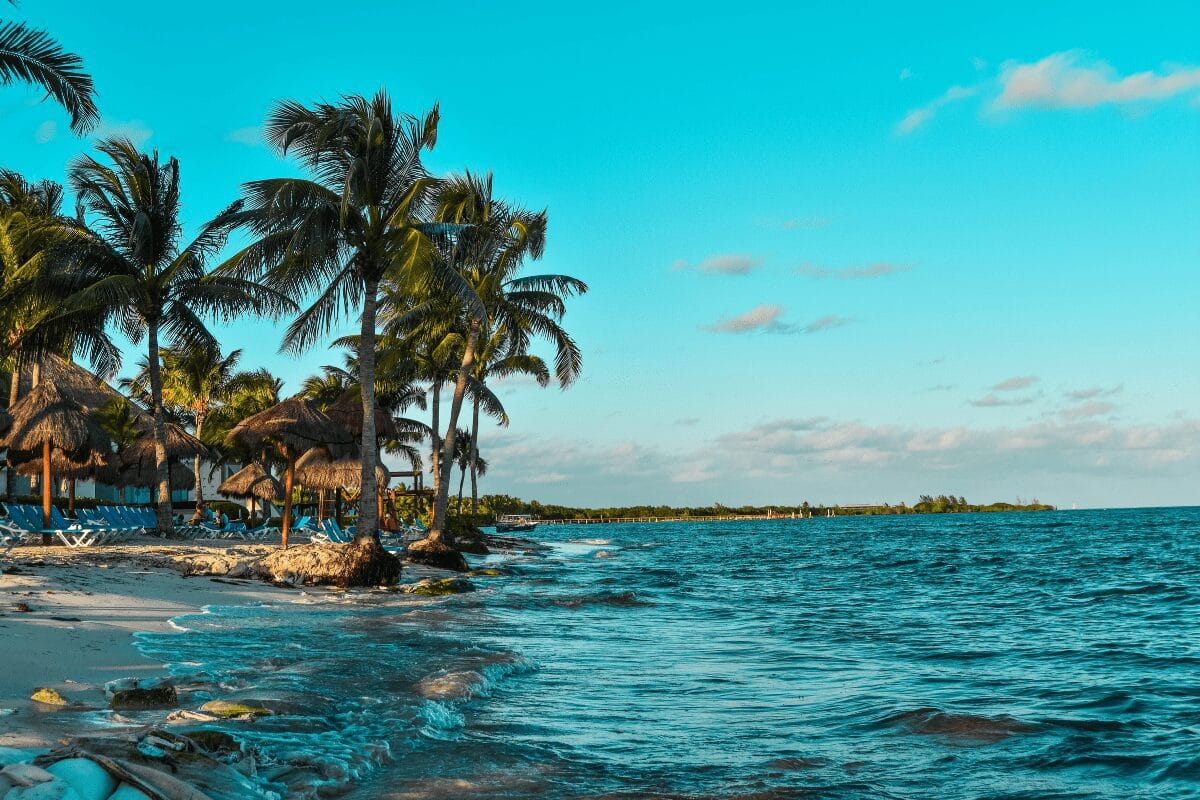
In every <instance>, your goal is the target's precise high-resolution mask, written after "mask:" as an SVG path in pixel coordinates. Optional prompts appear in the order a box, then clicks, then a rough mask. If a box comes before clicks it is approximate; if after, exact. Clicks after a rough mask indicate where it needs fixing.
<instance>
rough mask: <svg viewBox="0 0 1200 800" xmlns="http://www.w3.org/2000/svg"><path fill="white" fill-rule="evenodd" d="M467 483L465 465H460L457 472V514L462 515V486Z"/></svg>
mask: <svg viewBox="0 0 1200 800" xmlns="http://www.w3.org/2000/svg"><path fill="white" fill-rule="evenodd" d="M466 482H467V468H466V465H460V466H459V470H458V513H459V514H461V513H462V496H463V484H464V483H466Z"/></svg>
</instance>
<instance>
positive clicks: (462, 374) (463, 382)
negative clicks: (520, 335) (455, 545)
mask: <svg viewBox="0 0 1200 800" xmlns="http://www.w3.org/2000/svg"><path fill="white" fill-rule="evenodd" d="M478 344H479V323H478V322H472V323H471V333H470V335H469V336H467V347H466V349H465V350H464V351H463V360H462V365H461V366H460V367H459V368H458V380H457V381H456V382H455V383H454V399H453V400H452V401H451V403H450V419H449V421H448V422H447V423H446V438H445V440H444V444H443V453H453V452H454V439H455V436H456V435H457V433H458V427H457V426H458V415H459V414H460V413H461V412H462V404H463V397H464V396H465V395H466V393H467V375H469V374H470V372H471V367H473V366H475V347H476V346H477V345H478ZM452 463H453V460H452V459H449V458H445V459H442V463H441V464H440V465H439V466H440V467H441V470H440V475H441V480H440V481H439V483H438V489H437V495H436V498H435V500H434V502H433V520H432V521H431V522H430V525H429V536H428V537H427V538H428V539H429V540H430V541H434V542H438V543H441V544H445V543H446V541H445V540H446V533H445V527H446V506H447V505H448V504H449V502H450V465H451V464H452Z"/></svg>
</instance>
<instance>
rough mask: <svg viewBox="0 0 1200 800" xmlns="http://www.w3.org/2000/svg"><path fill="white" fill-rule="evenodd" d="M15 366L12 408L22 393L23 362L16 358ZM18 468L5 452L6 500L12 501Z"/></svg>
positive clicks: (11, 384)
mask: <svg viewBox="0 0 1200 800" xmlns="http://www.w3.org/2000/svg"><path fill="white" fill-rule="evenodd" d="M14 361H15V362H16V363H15V366H14V367H13V373H12V377H11V378H10V379H9V384H8V407H9V408H12V405H13V403H15V402H17V400H19V399H20V395H21V362H20V361H19V360H17V359H15V358H14ZM16 476H17V473H16V470H15V469H13V463H12V460H11V459H10V458H9V457H8V453H7V452H5V454H4V500H5V501H6V502H9V503H11V502H12V499H13V494H14V492H15V491H16V487H15V486H13V480H14V479H15V478H16Z"/></svg>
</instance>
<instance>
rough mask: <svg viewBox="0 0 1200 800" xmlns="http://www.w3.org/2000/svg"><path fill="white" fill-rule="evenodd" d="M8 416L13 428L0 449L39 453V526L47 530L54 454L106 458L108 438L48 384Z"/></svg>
mask: <svg viewBox="0 0 1200 800" xmlns="http://www.w3.org/2000/svg"><path fill="white" fill-rule="evenodd" d="M8 413H9V414H10V415H11V417H12V425H11V427H10V428H9V430H8V433H7V434H6V435H5V437H4V439H3V441H0V446H3V447H5V448H7V449H8V450H10V451H13V452H17V453H21V452H25V453H30V454H33V453H37V452H39V451H40V453H41V461H42V465H41V466H42V525H43V527H46V528H49V527H50V485H51V481H52V476H51V470H52V468H53V459H54V451H55V450H58V451H59V452H60V453H61V454H63V456H65V457H66V458H67V459H69V460H71V461H74V462H76V463H82V462H84V461H85V460H86V458H87V456H88V454H90V453H101V454H105V455H107V454H108V453H109V452H111V450H112V442H111V440H110V439H109V438H108V435H107V434H106V433H105V432H104V431H103V430H102V429H101V428H100V426H99V425H97V424H96V423H95V422H93V421H92V418H91V417H90V416H89V415H88V414H87V413H85V411H84V408H83V407H82V406H81V405H80V404H79V403H77V402H75V401H74V400H72V399H71V398H69V397H64V396H63V394H62V393H61V392H60V391H59V390H58V387H57V386H55V384H54V383H52V382H51V381H42V382H41V383H39V384H38V385H37V386H36V387H34V388H33V389H32V390H30V392H29V394H27V395H25V396H24V397H22V398H21V399H20V400H18V401H17V402H16V403H14V404H13V405H12V406H11V407H10V408H9V409H8Z"/></svg>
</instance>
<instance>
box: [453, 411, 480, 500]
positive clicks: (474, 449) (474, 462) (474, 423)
mask: <svg viewBox="0 0 1200 800" xmlns="http://www.w3.org/2000/svg"><path fill="white" fill-rule="evenodd" d="M478 465H479V398H478V397H476V398H475V407H474V409H473V410H472V412H471V514H472V516H473V515H475V514H478V513H479V472H478V471H477V467H478ZM458 493H459V495H461V494H462V490H461V489H460V490H459V492H458Z"/></svg>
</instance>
